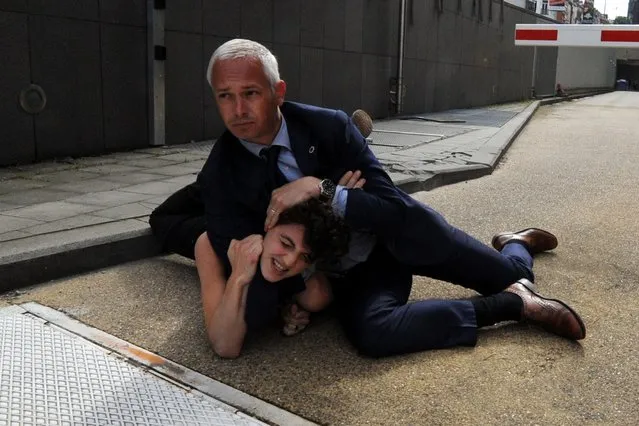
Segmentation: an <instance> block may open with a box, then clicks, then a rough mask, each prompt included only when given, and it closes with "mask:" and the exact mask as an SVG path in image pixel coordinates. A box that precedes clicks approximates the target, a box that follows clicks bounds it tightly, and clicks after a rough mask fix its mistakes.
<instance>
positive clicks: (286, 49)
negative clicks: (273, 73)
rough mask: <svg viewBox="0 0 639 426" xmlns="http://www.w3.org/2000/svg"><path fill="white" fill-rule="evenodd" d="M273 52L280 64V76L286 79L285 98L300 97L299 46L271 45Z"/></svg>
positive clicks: (293, 98)
mask: <svg viewBox="0 0 639 426" xmlns="http://www.w3.org/2000/svg"><path fill="white" fill-rule="evenodd" d="M273 54H274V55H275V57H276V58H277V60H278V63H279V66H280V78H281V79H282V80H284V81H286V98H287V99H288V100H291V101H299V99H300V47H299V46H291V45H288V44H275V45H273Z"/></svg>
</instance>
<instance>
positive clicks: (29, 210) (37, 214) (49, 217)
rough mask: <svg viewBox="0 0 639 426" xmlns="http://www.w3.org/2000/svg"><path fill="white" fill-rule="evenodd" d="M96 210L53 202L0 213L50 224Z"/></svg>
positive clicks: (62, 202) (80, 205)
mask: <svg viewBox="0 0 639 426" xmlns="http://www.w3.org/2000/svg"><path fill="white" fill-rule="evenodd" d="M97 209H98V207H95V206H88V205H82V204H74V203H67V202H65V201H53V202H50V203H43V204H34V205H32V206H29V207H22V208H19V209H15V210H6V211H3V212H2V215H3V216H13V217H20V218H24V219H34V220H39V221H42V222H51V221H54V220H59V219H65V218H68V217H71V216H77V215H80V214H83V213H87V212H90V211H94V210H97Z"/></svg>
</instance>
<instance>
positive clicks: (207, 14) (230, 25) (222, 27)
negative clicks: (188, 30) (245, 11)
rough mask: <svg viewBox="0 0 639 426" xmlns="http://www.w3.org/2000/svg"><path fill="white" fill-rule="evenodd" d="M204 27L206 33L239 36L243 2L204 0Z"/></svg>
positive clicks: (236, 0) (235, 0)
mask: <svg viewBox="0 0 639 426" xmlns="http://www.w3.org/2000/svg"><path fill="white" fill-rule="evenodd" d="M202 29H203V31H204V34H210V35H214V36H221V37H239V36H240V31H241V2H240V1H238V0H203V3H202Z"/></svg>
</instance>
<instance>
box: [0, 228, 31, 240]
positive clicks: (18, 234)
mask: <svg viewBox="0 0 639 426" xmlns="http://www.w3.org/2000/svg"><path fill="white" fill-rule="evenodd" d="M30 235H31V234H28V233H26V232H24V230H21V231H9V232H4V233H1V234H0V242H3V241H10V240H17V239H18V238H24V237H28V236H30Z"/></svg>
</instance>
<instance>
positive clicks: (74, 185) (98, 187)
mask: <svg viewBox="0 0 639 426" xmlns="http://www.w3.org/2000/svg"><path fill="white" fill-rule="evenodd" d="M120 177H121V176H120ZM108 178H109V175H106V176H105V177H104V178H98V179H89V180H84V181H81V182H69V183H63V184H59V185H52V186H50V187H49V189H53V190H58V191H69V192H75V193H77V194H86V193H88V192H103V191H111V190H114V189H118V188H121V187H123V186H127V183H124V182H116V181H113V180H107V179H108ZM69 197H72V195H69Z"/></svg>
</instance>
